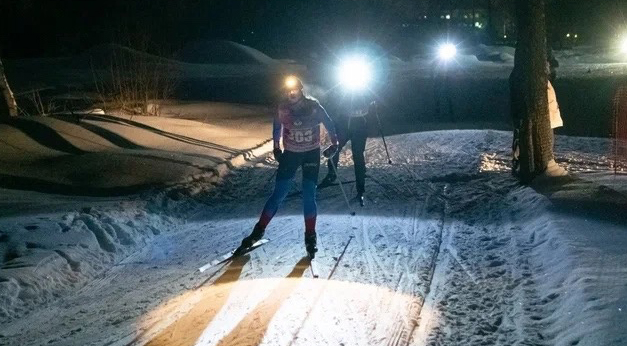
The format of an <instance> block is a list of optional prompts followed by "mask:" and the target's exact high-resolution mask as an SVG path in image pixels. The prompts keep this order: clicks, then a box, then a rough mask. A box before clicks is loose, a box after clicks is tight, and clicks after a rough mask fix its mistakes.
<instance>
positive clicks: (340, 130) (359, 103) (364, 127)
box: [320, 96, 373, 207]
mask: <svg viewBox="0 0 627 346" xmlns="http://www.w3.org/2000/svg"><path fill="white" fill-rule="evenodd" d="M372 106H373V105H372V104H371V103H368V102H367V99H366V98H365V96H361V97H359V98H358V97H355V98H353V99H352V100H351V107H350V109H348V110H345V111H343V112H340V113H339V114H340V115H339V116H337V117H335V118H334V119H333V123H334V124H335V128H336V130H337V135H338V140H339V143H338V148H337V153H336V154H335V155H330V153H326V152H325V153H324V154H325V155H324V156H325V157H330V158H329V159H328V160H327V175H326V176H325V177H324V179H323V180H322V182H320V187H324V186H328V185H330V184H332V183H334V182H335V180H336V179H337V167H338V163H339V161H340V152H341V151H342V148H344V146H345V145H346V143H347V142H348V141H350V142H351V153H352V156H353V165H354V167H355V182H356V187H357V200H358V201H359V204H360V205H361V206H362V207H363V206H364V192H365V191H366V159H365V156H364V152H365V150H366V140H367V139H368V121H367V118H368V115H369V114H370V112H371V111H372Z"/></svg>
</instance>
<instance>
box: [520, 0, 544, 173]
mask: <svg viewBox="0 0 627 346" xmlns="http://www.w3.org/2000/svg"><path fill="white" fill-rule="evenodd" d="M516 16H517V19H518V43H517V45H516V58H515V64H514V71H513V72H512V77H513V78H512V79H511V81H512V83H511V86H512V90H511V93H512V94H511V97H512V105H513V107H512V112H513V114H512V116H513V117H514V119H519V120H520V124H521V126H520V158H519V159H520V179H521V180H522V181H523V182H529V181H531V180H532V179H533V178H535V177H536V176H538V175H539V174H541V173H543V172H544V171H545V170H546V168H547V164H548V163H549V161H551V160H552V159H553V132H552V130H551V126H550V121H549V114H548V112H549V107H548V98H547V78H548V77H547V72H546V18H545V0H516Z"/></svg>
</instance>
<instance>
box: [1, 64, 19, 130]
mask: <svg viewBox="0 0 627 346" xmlns="http://www.w3.org/2000/svg"><path fill="white" fill-rule="evenodd" d="M0 90H2V95H4V99H5V101H6V105H7V109H8V110H9V112H8V116H11V117H15V116H17V103H16V102H15V97H13V92H12V91H11V88H9V82H8V81H7V77H6V76H5V74H4V66H3V65H2V60H0ZM5 116H6V115H5V114H2V113H1V112H0V118H2V117H5Z"/></svg>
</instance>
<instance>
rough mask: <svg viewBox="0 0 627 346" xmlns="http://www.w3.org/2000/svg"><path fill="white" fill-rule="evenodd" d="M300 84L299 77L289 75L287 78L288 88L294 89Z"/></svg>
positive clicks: (286, 84) (286, 85)
mask: <svg viewBox="0 0 627 346" xmlns="http://www.w3.org/2000/svg"><path fill="white" fill-rule="evenodd" d="M297 85H298V79H296V77H294V76H289V77H287V78H285V87H286V88H287V89H294V88H296V86H297Z"/></svg>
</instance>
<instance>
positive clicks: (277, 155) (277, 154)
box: [272, 148, 283, 162]
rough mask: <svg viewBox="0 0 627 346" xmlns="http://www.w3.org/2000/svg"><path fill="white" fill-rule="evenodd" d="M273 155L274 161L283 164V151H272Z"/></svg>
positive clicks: (275, 149)
mask: <svg viewBox="0 0 627 346" xmlns="http://www.w3.org/2000/svg"><path fill="white" fill-rule="evenodd" d="M272 153H273V154H274V159H275V160H276V161H277V162H281V156H283V151H282V150H281V149H279V148H274V150H272Z"/></svg>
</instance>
